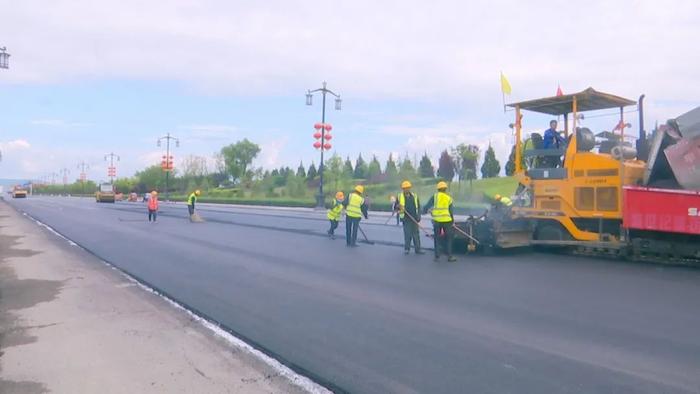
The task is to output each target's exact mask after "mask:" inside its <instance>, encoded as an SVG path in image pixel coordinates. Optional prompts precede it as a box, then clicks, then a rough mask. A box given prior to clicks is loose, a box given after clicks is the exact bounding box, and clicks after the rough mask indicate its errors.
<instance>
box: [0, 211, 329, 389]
mask: <svg viewBox="0 0 700 394" xmlns="http://www.w3.org/2000/svg"><path fill="white" fill-rule="evenodd" d="M254 353H255V352H254V351H250V350H249V349H247V348H246V347H245V346H241V345H236V344H235V343H231V342H230V341H227V340H226V339H225V338H223V337H221V336H219V335H215V334H214V332H213V331H211V330H210V329H208V328H206V327H205V326H203V325H202V324H201V322H200V321H199V320H198V319H196V318H195V317H193V316H192V315H190V314H188V313H187V312H186V311H183V310H180V309H178V308H176V307H174V306H173V305H172V304H170V303H169V302H168V301H166V300H164V299H162V298H161V297H159V296H157V295H156V294H153V293H150V292H148V291H146V290H144V289H143V288H142V287H141V286H139V285H138V284H136V283H134V282H133V281H131V280H130V279H128V278H126V277H125V276H124V275H122V274H121V273H120V272H118V271H116V270H114V269H111V268H110V267H109V266H107V265H105V264H104V263H102V262H101V261H99V260H98V259H97V258H96V257H94V256H92V255H90V254H89V253H87V252H85V251H84V250H82V249H80V248H79V247H76V246H73V245H71V244H70V243H69V242H68V241H67V240H65V239H62V238H60V237H59V236H58V235H56V234H52V233H51V232H50V231H49V230H48V229H44V228H42V227H40V226H39V225H37V224H36V223H34V222H32V221H31V220H29V219H27V218H25V217H22V215H21V214H19V213H17V212H16V211H15V210H13V209H12V208H11V207H9V206H8V205H7V204H5V203H3V202H2V201H0V392H1V393H6V394H7V393H43V392H56V393H146V392H148V393H154V392H161V393H290V392H291V393H295V392H297V393H301V392H307V389H309V387H310V390H311V391H314V390H316V391H323V389H322V388H320V387H318V386H314V385H313V384H312V383H310V382H308V381H306V380H305V379H304V378H300V377H291V378H290V376H289V374H288V372H289V371H286V372H285V371H284V370H280V369H279V368H278V367H277V366H275V365H274V363H272V365H271V363H270V362H269V360H267V361H265V360H264V359H263V358H261V357H260V356H259V355H257V354H254ZM293 381H295V382H296V383H294V382H293Z"/></svg>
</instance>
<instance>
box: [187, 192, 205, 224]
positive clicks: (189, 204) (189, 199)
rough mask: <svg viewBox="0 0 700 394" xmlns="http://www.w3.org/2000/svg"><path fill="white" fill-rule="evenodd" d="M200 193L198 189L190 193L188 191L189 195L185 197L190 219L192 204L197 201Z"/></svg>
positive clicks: (192, 213)
mask: <svg viewBox="0 0 700 394" xmlns="http://www.w3.org/2000/svg"><path fill="white" fill-rule="evenodd" d="M200 194H202V192H200V191H199V190H195V191H193V192H192V193H190V196H189V197H187V211H188V212H189V213H190V219H192V216H193V215H194V206H195V204H196V203H197V197H199V195H200Z"/></svg>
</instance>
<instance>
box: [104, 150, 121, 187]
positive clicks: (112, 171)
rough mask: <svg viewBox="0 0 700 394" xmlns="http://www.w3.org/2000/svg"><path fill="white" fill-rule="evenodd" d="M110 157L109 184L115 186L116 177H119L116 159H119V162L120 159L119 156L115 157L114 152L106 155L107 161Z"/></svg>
mask: <svg viewBox="0 0 700 394" xmlns="http://www.w3.org/2000/svg"><path fill="white" fill-rule="evenodd" d="M108 157H109V168H108V169H107V176H108V177H109V183H111V184H114V177H115V176H117V168H116V167H114V158H115V157H116V158H117V161H119V159H120V157H119V155H115V154H114V152H110V153H108V154H106V155H105V161H107V158H108Z"/></svg>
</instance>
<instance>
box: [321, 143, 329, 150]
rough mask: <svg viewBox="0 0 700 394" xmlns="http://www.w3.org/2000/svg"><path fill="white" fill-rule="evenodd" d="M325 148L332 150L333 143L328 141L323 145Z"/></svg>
mask: <svg viewBox="0 0 700 394" xmlns="http://www.w3.org/2000/svg"><path fill="white" fill-rule="evenodd" d="M323 149H325V150H331V144H329V143H327V142H326V144H325V145H323Z"/></svg>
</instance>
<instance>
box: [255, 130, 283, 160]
mask: <svg viewBox="0 0 700 394" xmlns="http://www.w3.org/2000/svg"><path fill="white" fill-rule="evenodd" d="M288 142H289V138H287V137H281V138H276V139H274V140H269V141H266V142H263V143H262V144H260V156H259V157H258V158H256V159H255V163H254V165H255V166H262V167H263V168H275V167H279V166H281V165H283V164H284V163H282V161H281V153H282V151H283V150H284V148H285V147H286V146H287V144H288Z"/></svg>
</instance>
